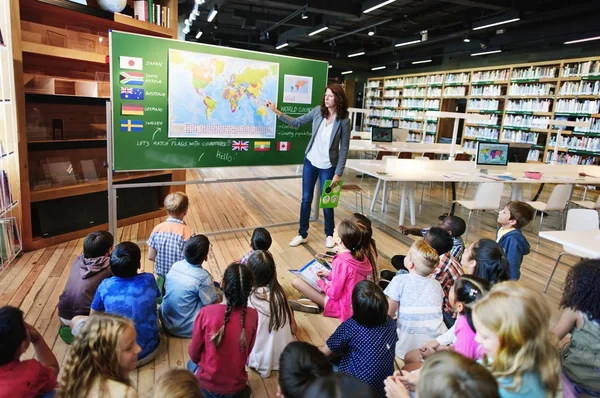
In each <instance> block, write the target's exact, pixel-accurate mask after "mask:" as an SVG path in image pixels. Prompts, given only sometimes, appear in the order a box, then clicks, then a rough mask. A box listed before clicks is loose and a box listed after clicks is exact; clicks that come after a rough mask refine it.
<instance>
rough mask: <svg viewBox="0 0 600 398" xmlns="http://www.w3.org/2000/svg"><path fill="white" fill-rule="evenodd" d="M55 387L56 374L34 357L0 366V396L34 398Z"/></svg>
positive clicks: (6, 397) (0, 397)
mask: <svg viewBox="0 0 600 398" xmlns="http://www.w3.org/2000/svg"><path fill="white" fill-rule="evenodd" d="M55 388H56V374H55V373H54V370H52V368H49V367H46V366H44V365H42V364H41V363H39V362H38V361H37V360H35V359H28V360H27V361H22V362H21V361H19V360H16V361H12V362H10V363H7V364H6V365H2V366H0V398H9V397H10V398H12V397H20V398H29V397H31V398H35V397H38V396H40V395H42V394H46V393H48V392H50V391H52V390H54V389H55Z"/></svg>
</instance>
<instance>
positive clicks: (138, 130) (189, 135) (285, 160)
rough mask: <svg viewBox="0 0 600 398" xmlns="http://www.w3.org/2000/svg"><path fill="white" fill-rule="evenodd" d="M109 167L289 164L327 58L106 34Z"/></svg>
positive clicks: (305, 136)
mask: <svg viewBox="0 0 600 398" xmlns="http://www.w3.org/2000/svg"><path fill="white" fill-rule="evenodd" d="M110 61H111V64H110V74H111V103H112V115H113V133H112V150H113V169H114V170H115V171H135V170H165V169H181V168H197V167H225V166H248V165H282V164H298V163H301V162H302V160H303V157H304V151H305V149H306V145H307V144H308V140H309V139H310V135H311V126H310V124H308V125H305V126H302V127H301V128H300V129H297V130H295V129H292V128H290V127H288V126H287V125H285V124H284V123H282V122H281V121H279V120H277V119H276V117H275V115H274V114H273V113H272V112H271V111H270V110H268V109H267V108H266V106H265V100H270V101H274V102H276V103H277V107H278V108H279V109H280V110H281V111H283V112H285V113H287V114H288V115H290V116H293V117H298V116H300V115H302V114H304V113H306V112H308V111H310V110H311V109H313V108H314V107H315V106H318V105H319V104H320V103H321V98H322V96H323V92H324V88H325V86H326V83H327V71H328V68H327V63H326V62H322V61H314V60H307V59H300V58H293V57H286V56H281V55H273V54H266V53H259V52H254V51H246V50H237V49H232V48H225V47H219V46H212V45H205V44H197V43H189V42H184V41H178V40H170V39H162V38H155V37H149V36H143V35H137V34H130V33H123V32H115V31H113V32H111V34H110Z"/></svg>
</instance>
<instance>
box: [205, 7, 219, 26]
mask: <svg viewBox="0 0 600 398" xmlns="http://www.w3.org/2000/svg"><path fill="white" fill-rule="evenodd" d="M218 12H219V11H217V6H214V7H213V8H212V10H210V12H209V13H208V17H207V18H206V20H207V21H208V22H212V20H213V19H215V17H216V16H217V13H218Z"/></svg>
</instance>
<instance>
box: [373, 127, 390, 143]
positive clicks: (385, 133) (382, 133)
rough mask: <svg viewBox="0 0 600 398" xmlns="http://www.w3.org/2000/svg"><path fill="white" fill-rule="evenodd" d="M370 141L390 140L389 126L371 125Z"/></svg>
mask: <svg viewBox="0 0 600 398" xmlns="http://www.w3.org/2000/svg"><path fill="white" fill-rule="evenodd" d="M371 141H373V142H392V128H391V127H371Z"/></svg>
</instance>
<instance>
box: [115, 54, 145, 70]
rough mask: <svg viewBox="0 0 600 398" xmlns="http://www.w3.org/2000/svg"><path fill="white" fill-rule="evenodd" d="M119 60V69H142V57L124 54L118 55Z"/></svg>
mask: <svg viewBox="0 0 600 398" xmlns="http://www.w3.org/2000/svg"><path fill="white" fill-rule="evenodd" d="M119 62H120V64H121V69H134V70H142V66H143V64H144V60H143V59H142V58H135V57H124V56H121V57H119Z"/></svg>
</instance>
